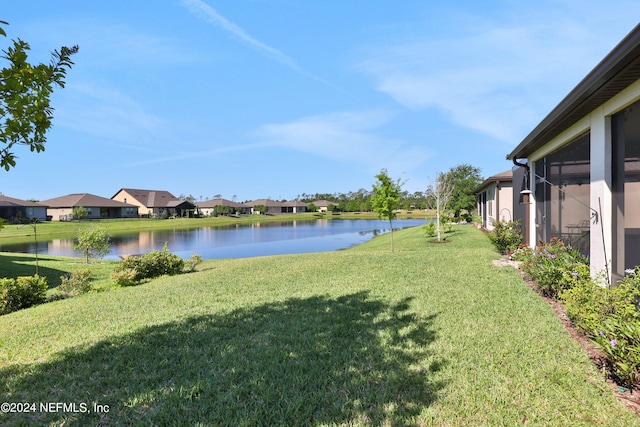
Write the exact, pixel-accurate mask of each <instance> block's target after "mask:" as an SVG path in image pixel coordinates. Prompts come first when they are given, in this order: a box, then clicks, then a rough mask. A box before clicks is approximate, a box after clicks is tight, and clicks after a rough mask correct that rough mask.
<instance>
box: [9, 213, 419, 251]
mask: <svg viewBox="0 0 640 427" xmlns="http://www.w3.org/2000/svg"><path fill="white" fill-rule="evenodd" d="M423 224H425V220H423V219H398V220H394V221H393V229H394V230H396V229H401V228H406V227H415V226H419V225H423ZM388 232H389V221H380V220H346V219H334V220H326V219H318V220H311V221H285V222H265V223H254V224H242V225H240V224H236V225H231V226H225V227H202V228H196V229H188V230H183V229H175V230H159V231H158V230H156V231H141V232H136V233H132V234H127V235H118V236H114V237H112V238H111V241H112V245H111V252H110V253H109V255H107V256H106V257H105V259H120V258H121V257H125V256H127V255H140V254H144V253H147V252H150V251H151V250H154V249H156V250H162V248H163V246H164V244H165V242H166V244H167V246H168V248H169V250H170V251H171V252H172V253H175V254H177V255H180V256H181V257H182V258H185V259H187V258H189V257H190V256H191V255H192V254H194V253H197V254H199V255H200V256H202V258H203V259H221V258H248V257H256V256H264V255H280V254H297V253H307V252H326V251H334V250H338V249H346V248H349V247H351V246H354V245H358V244H361V243H364V242H366V241H367V240H369V239H371V238H373V237H374V236H377V235H379V234H383V233H388ZM73 244H74V240H73V239H55V240H51V241H42V242H38V246H37V252H38V254H46V255H57V256H71V257H82V252H80V251H76V250H74V249H73ZM0 250H1V251H4V252H22V253H35V252H36V246H35V243H22V244H11V245H0Z"/></svg>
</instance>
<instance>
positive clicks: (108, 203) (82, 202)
mask: <svg viewBox="0 0 640 427" xmlns="http://www.w3.org/2000/svg"><path fill="white" fill-rule="evenodd" d="M40 203H42V204H44V205H47V206H48V207H50V208H73V207H76V206H82V207H85V208H97V207H100V208H137V206H136V205H132V204H129V203H122V202H119V201H117V200H112V199H107V198H106V197H100V196H96V195H95V194H89V193H77V194H69V195H66V196H62V197H55V198H53V199H48V200H43V201H41V202H40Z"/></svg>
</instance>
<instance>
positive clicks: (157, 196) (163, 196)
mask: <svg viewBox="0 0 640 427" xmlns="http://www.w3.org/2000/svg"><path fill="white" fill-rule="evenodd" d="M121 191H126V192H127V194H129V195H130V196H131V197H133V198H134V199H135V200H136V201H137V202H138V203H140V204H141V205H143V206H146V207H148V208H175V207H176V206H180V205H182V204H187V205H191V206H194V207H195V205H193V203H191V202H188V201H185V200H180V199H178V198H177V197H176V196H174V195H173V194H171V193H169V192H168V191H162V190H160V191H159V190H141V189H137V188H121V189H120V191H118V193H120V192H121ZM118 193H116V194H115V195H117V194H118ZM115 195H114V197H115Z"/></svg>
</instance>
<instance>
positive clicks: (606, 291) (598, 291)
mask: <svg viewBox="0 0 640 427" xmlns="http://www.w3.org/2000/svg"><path fill="white" fill-rule="evenodd" d="M561 295H562V298H563V299H564V300H565V305H566V309H567V314H568V316H569V318H570V319H571V320H572V321H573V322H574V323H575V324H576V326H577V327H578V328H579V329H581V330H582V331H583V332H585V334H586V335H588V336H590V337H591V338H593V339H594V341H595V342H596V343H597V344H598V346H599V347H600V349H601V350H602V352H603V353H604V354H605V356H606V358H607V364H608V365H609V367H610V369H611V372H612V374H613V375H614V376H616V377H617V378H618V380H619V383H620V384H621V385H625V386H627V387H632V386H634V385H635V386H637V385H638V382H639V380H640V311H639V310H638V299H639V298H640V270H639V268H638V267H636V269H634V270H631V271H630V272H628V273H627V275H626V276H625V278H624V279H623V280H621V281H620V282H619V283H618V285H617V286H615V287H603V286H599V285H598V284H596V283H595V282H593V281H591V283H588V282H586V281H584V282H583V283H580V284H579V285H577V286H574V287H573V288H571V289H568V290H566V291H564V292H562V294H561Z"/></svg>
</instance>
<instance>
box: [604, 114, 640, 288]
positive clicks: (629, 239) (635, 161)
mask: <svg viewBox="0 0 640 427" xmlns="http://www.w3.org/2000/svg"><path fill="white" fill-rule="evenodd" d="M611 129H612V186H613V211H612V212H613V218H612V219H613V230H612V231H613V233H612V235H613V254H612V261H613V266H612V267H613V268H612V270H613V274H614V277H615V278H620V277H622V276H623V275H624V270H625V269H627V268H634V267H635V266H636V265H640V102H636V103H635V104H633V105H631V106H630V107H628V108H626V109H625V110H623V111H621V112H619V113H617V114H615V115H613V116H612V117H611Z"/></svg>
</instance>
